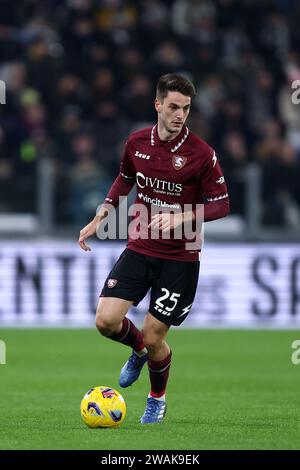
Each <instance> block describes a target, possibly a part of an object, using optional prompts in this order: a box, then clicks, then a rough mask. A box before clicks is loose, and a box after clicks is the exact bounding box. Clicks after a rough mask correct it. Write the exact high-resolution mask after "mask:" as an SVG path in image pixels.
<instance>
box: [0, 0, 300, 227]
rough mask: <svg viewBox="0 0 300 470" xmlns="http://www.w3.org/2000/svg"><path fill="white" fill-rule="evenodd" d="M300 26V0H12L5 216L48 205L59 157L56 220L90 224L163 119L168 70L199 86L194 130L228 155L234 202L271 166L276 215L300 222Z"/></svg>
mask: <svg viewBox="0 0 300 470" xmlns="http://www.w3.org/2000/svg"><path fill="white" fill-rule="evenodd" d="M299 24H300V2H299V1H298V0H164V1H163V0H135V1H133V0H128V1H127V0H64V1H59V0H22V2H12V1H11V0H2V1H1V11H0V79H2V80H4V81H5V83H6V87H7V94H6V104H5V105H0V212H11V211H16V212H34V211H36V210H37V191H38V182H39V173H38V172H39V162H40V161H42V159H48V160H50V161H51V162H52V163H53V167H54V175H55V183H56V184H55V221H56V223H74V224H77V225H82V224H85V223H87V222H88V220H89V219H90V218H91V217H93V216H94V213H95V209H96V207H97V205H98V204H99V203H101V202H102V200H103V197H104V196H105V194H106V193H107V191H108V189H109V187H110V185H111V183H112V181H113V180H114V178H115V177H116V176H117V173H118V168H119V161H120V155H121V152H122V147H123V145H124V142H125V140H126V137H127V135H128V133H130V132H132V131H133V130H135V129H137V128H140V127H142V126H146V125H151V124H152V123H153V122H155V120H156V114H155V112H154V108H153V99H154V96H155V84H156V81H157V79H158V77H159V76H160V75H162V74H164V73H169V72H179V73H184V74H185V75H186V76H188V77H189V78H190V79H191V80H192V81H193V82H194V83H195V85H196V88H197V90H198V93H197V96H196V97H195V99H194V103H193V107H192V111H191V115H190V118H189V127H190V129H191V130H193V131H194V132H196V133H197V134H198V135H199V136H200V137H202V138H203V139H205V140H207V141H208V143H209V144H210V145H211V146H212V147H214V148H215V149H216V151H217V153H218V154H219V156H220V160H221V162H222V166H223V169H224V173H225V176H226V180H227V182H228V185H229V190H230V198H231V208H232V211H231V212H232V213H233V214H239V215H243V214H244V212H245V200H244V199H245V174H246V168H247V166H248V164H249V163H250V162H257V163H258V164H259V166H260V168H261V169H262V181H263V192H262V206H263V211H262V219H263V223H264V224H265V225H266V226H267V225H279V226H282V225H285V224H288V225H293V224H295V220H296V219H297V214H298V213H299V207H300V184H299V182H300V104H298V105H296V104H293V102H292V100H291V95H292V92H293V91H294V90H293V89H292V88H291V86H292V83H293V81H295V80H300V54H299V51H300V29H299ZM299 83H300V82H299ZM295 214H296V215H295ZM295 217H296V219H295Z"/></svg>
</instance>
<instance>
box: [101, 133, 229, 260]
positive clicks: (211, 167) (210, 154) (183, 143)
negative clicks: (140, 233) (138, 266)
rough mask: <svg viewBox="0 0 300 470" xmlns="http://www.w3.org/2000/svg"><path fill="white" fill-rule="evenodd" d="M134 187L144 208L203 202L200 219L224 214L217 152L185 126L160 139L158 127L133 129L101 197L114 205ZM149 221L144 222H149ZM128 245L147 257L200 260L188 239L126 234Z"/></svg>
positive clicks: (225, 196)
mask: <svg viewBox="0 0 300 470" xmlns="http://www.w3.org/2000/svg"><path fill="white" fill-rule="evenodd" d="M134 184H136V185H137V197H136V201H135V202H136V203H138V204H143V205H144V206H146V207H147V209H148V214H149V217H150V212H151V206H152V207H153V206H155V207H156V208H157V209H161V210H164V211H166V210H170V211H176V210H177V209H178V208H182V210H184V205H185V204H192V205H193V207H196V204H205V205H204V220H205V221H208V220H214V219H217V218H220V217H224V216H225V215H227V214H228V209H229V201H228V194H227V187H226V183H225V180H224V176H223V173H222V170H221V167H220V164H219V162H218V159H217V156H216V154H215V151H214V150H213V149H212V148H211V147H209V145H208V144H207V143H206V142H204V141H203V140H201V139H200V138H199V137H197V136H196V135H195V134H193V133H192V132H190V131H189V129H188V128H187V127H186V126H183V129H182V131H181V132H180V134H179V135H178V136H177V137H176V138H175V139H173V140H171V141H162V140H161V139H160V138H159V136H158V133H157V125H155V126H154V127H152V128H151V127H150V128H146V129H142V130H140V131H137V132H134V133H132V134H131V135H130V136H129V138H128V141H127V143H126V146H125V150H124V153H123V157H122V161H121V168H120V174H119V176H118V178H117V179H116V180H115V182H114V184H113V185H112V187H111V189H110V191H109V193H108V195H107V197H106V199H105V201H106V202H109V203H111V204H113V205H114V206H115V207H116V206H117V205H118V202H119V196H122V195H127V194H128V193H129V191H130V190H131V188H132V186H133V185H134ZM149 222H150V220H148V223H149ZM127 246H128V248H129V249H131V250H134V251H137V252H138V253H142V254H145V255H148V256H155V257H160V258H166V259H177V260H182V261H195V260H198V257H199V256H198V255H199V253H198V252H199V250H187V249H186V239H185V238H184V237H182V238H181V239H175V238H171V239H163V238H162V237H159V239H153V238H150V237H149V238H147V239H144V238H136V237H134V236H132V234H130V232H129V238H128V245H127Z"/></svg>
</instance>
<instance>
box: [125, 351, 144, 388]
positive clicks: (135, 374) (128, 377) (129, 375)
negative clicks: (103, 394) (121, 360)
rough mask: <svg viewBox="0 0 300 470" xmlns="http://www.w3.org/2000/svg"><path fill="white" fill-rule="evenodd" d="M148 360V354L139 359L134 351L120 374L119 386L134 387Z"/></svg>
mask: <svg viewBox="0 0 300 470" xmlns="http://www.w3.org/2000/svg"><path fill="white" fill-rule="evenodd" d="M147 359H148V354H145V355H144V356H142V357H139V356H138V355H137V354H136V353H135V352H134V351H132V354H131V356H130V358H129V359H128V361H127V362H126V364H125V365H124V366H123V367H122V370H121V373H120V378H119V384H120V386H121V387H123V388H126V387H129V385H132V384H133V383H134V382H135V381H136V380H137V379H138V378H139V375H140V373H141V370H142V368H143V367H144V365H145V363H146V362H147Z"/></svg>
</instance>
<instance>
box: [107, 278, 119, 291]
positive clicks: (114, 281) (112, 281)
mask: <svg viewBox="0 0 300 470" xmlns="http://www.w3.org/2000/svg"><path fill="white" fill-rule="evenodd" d="M117 282H118V281H117V279H108V281H107V287H109V289H112V288H113V287H115V285H116V284H117Z"/></svg>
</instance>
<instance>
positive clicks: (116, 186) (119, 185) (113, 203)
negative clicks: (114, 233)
mask: <svg viewBox="0 0 300 470" xmlns="http://www.w3.org/2000/svg"><path fill="white" fill-rule="evenodd" d="M129 145H130V144H129V141H127V142H126V145H125V149H124V152H123V156H122V160H121V166H120V173H119V175H118V176H117V178H116V179H115V181H114V182H113V184H112V186H111V188H110V190H109V192H108V194H107V196H106V198H105V200H104V203H103V204H102V205H101V206H100V209H99V210H98V211H97V214H96V216H95V217H94V219H93V220H92V221H91V222H90V223H89V224H88V225H86V226H85V227H84V228H83V229H82V230H81V231H80V234H79V239H78V243H79V245H80V247H81V248H82V249H83V250H84V251H91V248H90V247H89V246H88V245H87V244H86V242H85V240H86V239H87V238H89V237H91V236H92V235H94V234H95V233H96V231H97V228H98V226H99V224H101V223H102V222H103V220H104V219H106V217H107V216H108V214H109V212H110V211H111V210H114V209H115V208H116V207H117V206H118V205H119V197H121V196H127V195H128V194H129V193H130V191H131V189H132V188H133V186H134V184H135V169H134V166H133V164H132V162H131V159H130V155H129V151H128V150H129Z"/></svg>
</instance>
